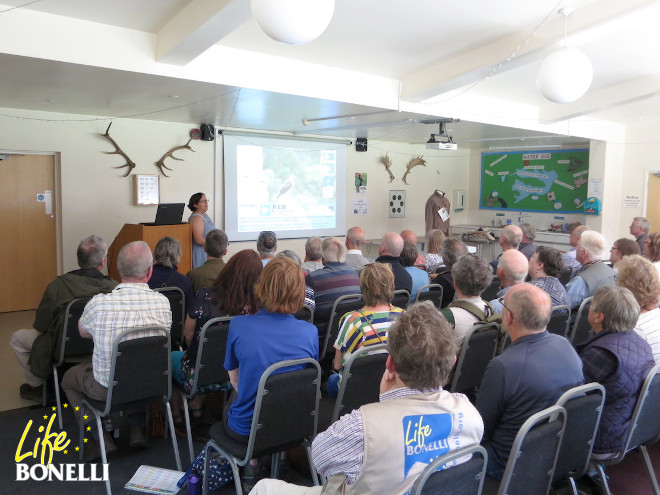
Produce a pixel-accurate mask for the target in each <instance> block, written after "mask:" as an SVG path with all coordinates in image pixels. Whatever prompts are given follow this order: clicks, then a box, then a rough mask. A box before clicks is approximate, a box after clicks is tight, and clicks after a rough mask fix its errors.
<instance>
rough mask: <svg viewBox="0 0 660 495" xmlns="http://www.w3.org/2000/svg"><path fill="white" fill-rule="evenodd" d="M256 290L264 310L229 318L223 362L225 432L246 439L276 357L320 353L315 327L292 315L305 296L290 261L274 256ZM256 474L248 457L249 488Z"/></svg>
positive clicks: (297, 271) (300, 278)
mask: <svg viewBox="0 0 660 495" xmlns="http://www.w3.org/2000/svg"><path fill="white" fill-rule="evenodd" d="M340 244H341V245H342V246H343V243H341V242H340ZM318 271H322V270H317V272H318ZM312 273H316V272H312ZM254 294H255V296H256V298H257V302H258V303H259V305H260V306H261V308H262V309H261V310H260V311H259V312H258V313H256V314H254V315H245V316H235V317H234V318H233V319H232V320H231V323H230V325H229V337H228V340H227V352H226V355H225V364H224V365H225V369H226V370H227V371H228V372H229V379H230V381H231V384H232V386H233V388H234V392H233V393H232V398H231V399H230V400H233V402H232V403H231V407H230V408H229V410H228V411H227V417H226V421H225V425H226V429H227V433H228V434H229V436H230V437H232V438H233V439H234V440H236V441H239V442H245V443H247V441H248V437H249V435H250V428H251V426H252V414H253V412H254V402H255V398H256V395H257V388H258V386H259V379H260V378H261V375H262V374H263V372H264V371H266V369H267V368H268V367H269V366H270V365H271V364H275V363H277V362H279V361H285V360H289V359H302V358H313V359H318V355H319V347H318V345H319V341H318V335H317V331H316V327H315V326H314V325H312V324H311V323H308V322H306V321H303V320H297V319H296V318H294V317H293V314H292V313H295V312H296V311H298V309H299V308H300V307H301V306H302V304H303V301H304V299H305V275H304V274H303V272H302V270H301V269H300V267H299V266H298V265H297V264H296V263H295V262H294V261H293V260H291V259H289V258H286V257H284V256H278V257H276V258H273V259H272V260H271V261H270V262H269V263H268V264H267V265H266V266H265V268H264V270H263V272H261V276H260V277H259V279H258V281H257V284H256V285H255V288H254ZM293 369H297V368H291V370H293ZM258 475H259V465H258V462H257V459H252V460H251V461H250V462H249V463H248V465H246V467H245V469H244V471H243V481H244V484H245V485H246V488H250V487H251V486H253V484H254V483H255V482H256V479H257V477H258ZM246 491H249V490H246Z"/></svg>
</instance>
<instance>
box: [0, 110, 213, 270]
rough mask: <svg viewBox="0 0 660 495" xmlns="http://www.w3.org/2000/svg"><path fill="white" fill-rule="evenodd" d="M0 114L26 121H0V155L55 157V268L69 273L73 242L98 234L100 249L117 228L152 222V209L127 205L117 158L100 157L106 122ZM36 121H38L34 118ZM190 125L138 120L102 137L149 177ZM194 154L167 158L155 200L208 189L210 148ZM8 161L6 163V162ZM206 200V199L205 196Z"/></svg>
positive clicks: (128, 194) (126, 184)
mask: <svg viewBox="0 0 660 495" xmlns="http://www.w3.org/2000/svg"><path fill="white" fill-rule="evenodd" d="M1 113H7V114H10V115H21V116H22V117H24V118H28V119H37V120H25V119H11V118H6V117H0V150H2V151H21V152H26V153H29V152H31V151H32V152H59V153H60V190H61V197H60V204H61V213H62V214H61V227H62V239H61V244H62V253H61V255H62V260H61V261H62V269H63V271H69V270H72V269H75V268H77V263H76V256H75V250H76V247H77V245H78V243H79V242H80V239H82V238H84V237H86V236H88V235H90V234H98V235H100V236H101V237H103V238H104V239H105V240H106V241H107V242H108V244H109V243H110V242H112V240H113V239H114V238H115V236H116V235H117V233H118V232H119V230H120V228H121V227H122V225H123V224H125V223H139V222H152V221H153V220H154V218H155V214H156V207H155V206H133V184H132V180H131V178H130V177H122V175H123V173H124V170H125V169H122V170H118V169H115V168H112V167H113V166H118V165H121V164H123V163H124V162H123V161H122V160H123V158H122V157H120V156H118V155H106V154H104V153H103V152H104V151H113V146H112V145H111V144H110V142H108V141H107V140H106V139H105V138H103V137H101V136H100V134H102V133H104V132H105V130H106V128H107V126H108V122H107V121H93V122H90V121H87V122H72V121H68V122H65V121H60V122H49V121H46V119H47V120H53V119H64V120H70V119H93V118H94V117H85V116H78V115H59V114H52V113H36V112H27V111H17V110H14V109H6V110H5V111H2V112H1ZM40 119H44V120H40ZM191 128H192V126H190V125H187V124H172V123H164V122H153V121H146V120H131V119H117V120H115V121H114V123H113V124H112V128H111V130H110V135H111V136H112V137H113V138H114V139H115V141H117V143H118V144H119V146H120V147H121V148H122V149H123V150H124V151H125V152H126V153H127V154H128V155H129V156H130V157H131V159H132V160H133V161H134V162H135V163H136V164H137V167H136V168H135V169H134V170H133V172H134V173H139V174H157V173H158V169H157V168H156V166H155V162H156V161H157V160H158V159H159V158H160V157H161V156H162V155H163V154H164V153H165V152H167V151H169V150H170V149H171V148H173V147H174V146H178V145H181V144H185V142H186V141H187V139H188V135H189V132H190V129H191ZM192 147H193V149H194V150H195V152H194V153H192V152H190V151H188V150H181V151H178V152H176V153H175V156H178V157H179V158H183V160H184V161H182V162H178V161H173V160H170V159H168V160H167V161H166V164H168V166H169V167H171V168H172V169H173V171H172V172H171V173H170V172H168V174H169V175H171V177H169V178H168V177H162V176H161V179H160V199H161V202H165V203H172V202H186V203H187V202H188V199H189V197H190V195H191V194H193V193H195V192H197V191H198V190H202V191H204V190H209V189H212V187H213V143H209V142H202V141H194V142H193V144H192ZM8 163H11V161H9V162H8ZM212 199H213V198H212Z"/></svg>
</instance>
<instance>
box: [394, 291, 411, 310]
mask: <svg viewBox="0 0 660 495" xmlns="http://www.w3.org/2000/svg"><path fill="white" fill-rule="evenodd" d="M409 302H410V292H408V291H407V290H405V289H398V290H395V291H394V297H393V298H392V306H396V307H397V308H401V309H406V306H408V303H409Z"/></svg>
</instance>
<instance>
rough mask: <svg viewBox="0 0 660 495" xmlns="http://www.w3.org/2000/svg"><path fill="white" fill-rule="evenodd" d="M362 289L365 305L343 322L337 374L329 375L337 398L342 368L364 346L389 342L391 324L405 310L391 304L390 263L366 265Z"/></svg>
mask: <svg viewBox="0 0 660 495" xmlns="http://www.w3.org/2000/svg"><path fill="white" fill-rule="evenodd" d="M360 288H361V289H362V302H363V303H364V307H363V308H362V309H359V310H357V311H353V312H351V313H346V314H345V315H344V316H343V317H342V319H341V321H340V322H339V333H338V335H337V340H336V341H335V344H334V346H333V347H334V348H335V358H334V361H333V363H332V367H333V369H334V371H335V372H336V373H334V374H332V375H330V377H329V378H328V396H329V397H336V396H337V392H338V391H339V383H340V381H341V370H342V369H343V367H344V363H345V362H346V360H347V359H348V357H349V356H350V355H351V354H352V353H353V352H355V351H357V350H358V349H360V348H361V347H366V346H370V345H376V344H385V343H387V331H388V329H389V328H390V325H392V323H394V321H396V320H397V319H398V318H399V316H401V314H402V313H403V310H402V309H401V308H397V307H395V306H392V304H390V301H392V297H394V273H393V272H392V268H391V266H390V265H389V264H387V263H371V264H369V265H365V266H364V268H363V269H362V271H361V272H360Z"/></svg>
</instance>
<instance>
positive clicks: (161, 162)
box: [156, 138, 195, 177]
mask: <svg viewBox="0 0 660 495" xmlns="http://www.w3.org/2000/svg"><path fill="white" fill-rule="evenodd" d="M190 141H192V138H190V139H188V142H187V143H186V144H183V145H181V146H175V147H174V148H172V149H171V150H170V151H168V152H167V153H165V154H164V155H163V156H161V157H160V160H158V161H157V162H156V166H157V167H158V170H160V173H161V174H163V175H164V176H165V177H169V175H167V174H166V173H165V171H164V170H163V169H164V168H166V169H167V170H172V169H171V168H170V167H168V166H167V165H165V159H166V158H167V157H169V158H171V159H172V160H178V161H180V162H182V161H183V158H177V157H176V156H174V155H173V153H174V152H175V151H177V150H184V149H185V150H190V151H192V152H193V153H194V152H195V150H194V149H192V146H190Z"/></svg>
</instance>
